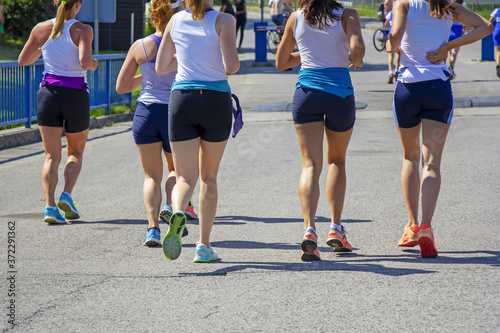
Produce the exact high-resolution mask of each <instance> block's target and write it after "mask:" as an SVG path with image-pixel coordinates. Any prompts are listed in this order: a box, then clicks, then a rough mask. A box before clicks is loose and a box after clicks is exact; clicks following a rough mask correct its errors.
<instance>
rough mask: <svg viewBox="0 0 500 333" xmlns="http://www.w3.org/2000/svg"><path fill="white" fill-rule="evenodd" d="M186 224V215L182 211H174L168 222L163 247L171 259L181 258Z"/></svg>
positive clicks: (166, 255)
mask: <svg viewBox="0 0 500 333" xmlns="http://www.w3.org/2000/svg"><path fill="white" fill-rule="evenodd" d="M185 225H186V216H185V215H184V214H182V213H174V214H172V216H171V218H170V222H169V224H168V231H167V234H166V235H165V237H164V238H163V242H162V248H163V253H164V254H165V257H167V259H170V260H175V259H177V258H179V255H180V254H181V251H182V241H181V234H182V231H183V230H184V226H185Z"/></svg>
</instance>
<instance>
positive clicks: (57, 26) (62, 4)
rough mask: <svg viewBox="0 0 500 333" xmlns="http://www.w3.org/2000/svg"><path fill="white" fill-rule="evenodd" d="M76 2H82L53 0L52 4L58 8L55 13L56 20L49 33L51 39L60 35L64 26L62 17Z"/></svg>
mask: <svg viewBox="0 0 500 333" xmlns="http://www.w3.org/2000/svg"><path fill="white" fill-rule="evenodd" d="M77 2H82V0H54V4H55V5H56V6H58V8H57V14H56V22H55V23H54V26H53V27H52V32H51V33H50V38H51V39H56V38H58V37H59V36H61V34H62V29H63V26H64V19H65V18H66V11H67V10H71V9H72V8H73V6H74V5H75V3H77Z"/></svg>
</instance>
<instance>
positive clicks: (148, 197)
mask: <svg viewBox="0 0 500 333" xmlns="http://www.w3.org/2000/svg"><path fill="white" fill-rule="evenodd" d="M162 146H163V142H161V141H160V142H155V143H150V144H142V145H137V149H138V150H139V155H140V157H141V163H142V169H143V170H144V185H143V187H142V195H143V199H144V207H145V208H146V216H147V218H148V223H149V228H152V227H156V228H159V224H158V213H159V211H160V205H161V180H162V177H163V160H162V157H161V151H162Z"/></svg>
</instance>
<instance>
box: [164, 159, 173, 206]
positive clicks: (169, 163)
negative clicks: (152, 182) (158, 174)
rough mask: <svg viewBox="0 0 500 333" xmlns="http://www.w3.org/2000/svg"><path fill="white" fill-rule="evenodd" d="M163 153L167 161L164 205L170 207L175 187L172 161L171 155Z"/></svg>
mask: <svg viewBox="0 0 500 333" xmlns="http://www.w3.org/2000/svg"><path fill="white" fill-rule="evenodd" d="M163 152H164V153H165V158H166V160H167V169H168V176H167V180H166V181H165V193H166V195H165V196H166V201H165V203H166V204H167V205H170V206H172V191H173V189H174V185H175V171H174V160H173V159H172V153H167V152H166V151H163Z"/></svg>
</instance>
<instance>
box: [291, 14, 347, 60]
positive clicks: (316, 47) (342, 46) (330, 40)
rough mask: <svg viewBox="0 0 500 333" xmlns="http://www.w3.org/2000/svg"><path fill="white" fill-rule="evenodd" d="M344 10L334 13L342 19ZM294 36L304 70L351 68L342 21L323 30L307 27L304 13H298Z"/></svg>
mask: <svg viewBox="0 0 500 333" xmlns="http://www.w3.org/2000/svg"><path fill="white" fill-rule="evenodd" d="M343 12H344V8H339V9H337V10H334V11H333V13H334V14H335V15H338V16H339V17H342V13H343ZM296 13H297V14H296V17H295V29H294V31H293V36H294V38H295V40H296V41H297V45H298V47H299V52H300V60H301V62H302V66H301V68H302V69H305V68H330V67H341V68H347V67H349V42H348V40H347V35H346V33H345V32H344V28H343V27H342V21H341V20H340V21H335V20H334V21H333V22H330V23H331V24H330V25H329V26H327V27H325V28H324V29H323V30H318V29H316V28H312V27H310V26H309V25H307V22H306V19H305V16H304V12H303V11H302V10H299V11H297V12H296Z"/></svg>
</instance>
